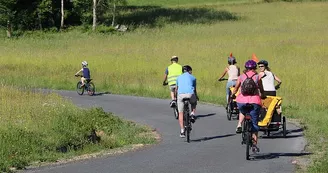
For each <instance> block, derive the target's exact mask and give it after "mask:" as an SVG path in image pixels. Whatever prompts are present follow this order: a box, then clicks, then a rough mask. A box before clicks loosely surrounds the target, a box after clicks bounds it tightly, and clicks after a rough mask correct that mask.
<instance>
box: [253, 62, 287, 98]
mask: <svg viewBox="0 0 328 173" xmlns="http://www.w3.org/2000/svg"><path fill="white" fill-rule="evenodd" d="M257 64H258V66H259V68H260V73H259V77H260V78H261V80H262V85H263V90H264V91H263V93H264V95H266V96H276V89H278V88H279V86H280V84H281V80H280V79H279V78H278V77H277V76H276V75H274V74H273V73H272V72H271V70H270V68H269V63H268V61H266V60H261V61H259V62H258V63H257ZM274 81H277V82H278V84H277V85H276V86H275V85H274Z"/></svg>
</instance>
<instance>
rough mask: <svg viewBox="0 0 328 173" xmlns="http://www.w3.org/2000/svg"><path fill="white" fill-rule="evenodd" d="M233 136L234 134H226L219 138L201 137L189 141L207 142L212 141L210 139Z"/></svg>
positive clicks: (216, 137)
mask: <svg viewBox="0 0 328 173" xmlns="http://www.w3.org/2000/svg"><path fill="white" fill-rule="evenodd" d="M235 135H236V134H226V135H219V136H211V137H202V138H199V139H193V140H190V141H192V142H202V141H208V140H212V139H219V138H225V137H229V136H235Z"/></svg>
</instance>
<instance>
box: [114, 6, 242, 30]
mask: <svg viewBox="0 0 328 173" xmlns="http://www.w3.org/2000/svg"><path fill="white" fill-rule="evenodd" d="M120 8H121V12H122V14H121V15H120V16H119V17H118V20H117V22H118V23H120V24H126V25H134V26H135V27H137V26H139V25H143V26H147V27H162V26H163V25H164V24H166V23H178V24H190V23H198V24H209V23H213V22H218V21H231V20H239V19H240V17H239V16H237V15H236V14H234V13H231V12H229V11H226V10H219V11H218V10H215V9H211V8H164V7H160V6H125V7H120Z"/></svg>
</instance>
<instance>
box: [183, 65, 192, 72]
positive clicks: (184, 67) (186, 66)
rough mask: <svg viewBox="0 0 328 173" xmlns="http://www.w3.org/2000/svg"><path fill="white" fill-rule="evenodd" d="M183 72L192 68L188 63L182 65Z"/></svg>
mask: <svg viewBox="0 0 328 173" xmlns="http://www.w3.org/2000/svg"><path fill="white" fill-rule="evenodd" d="M182 70H183V72H190V71H192V68H191V67H190V66H189V65H184V66H183V67H182Z"/></svg>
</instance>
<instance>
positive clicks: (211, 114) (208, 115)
mask: <svg viewBox="0 0 328 173" xmlns="http://www.w3.org/2000/svg"><path fill="white" fill-rule="evenodd" d="M213 115H216V113H210V114H204V115H196V116H195V117H196V119H198V118H204V117H210V116H213Z"/></svg>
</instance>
